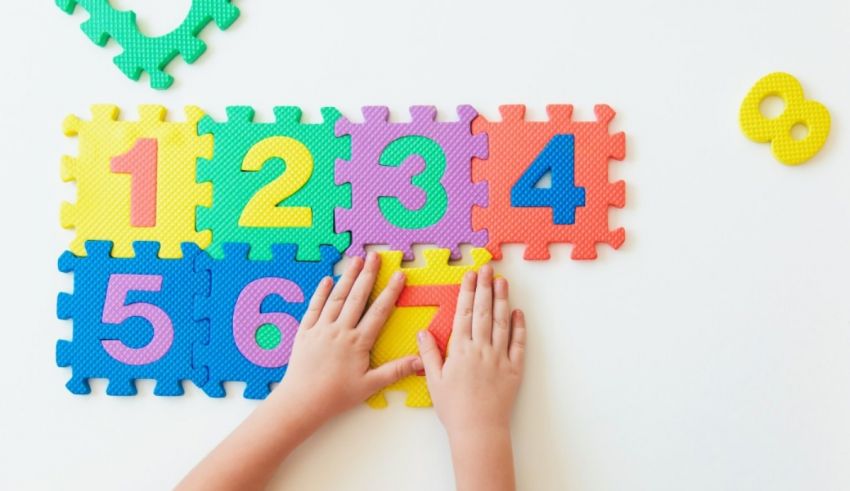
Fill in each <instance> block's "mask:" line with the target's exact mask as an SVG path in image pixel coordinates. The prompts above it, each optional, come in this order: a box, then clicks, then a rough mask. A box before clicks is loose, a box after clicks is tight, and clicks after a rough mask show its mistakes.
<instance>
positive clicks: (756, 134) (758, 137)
mask: <svg viewBox="0 0 850 491" xmlns="http://www.w3.org/2000/svg"><path fill="white" fill-rule="evenodd" d="M771 96H773V97H779V98H780V99H782V100H783V102H784V103H785V110H784V112H783V113H782V114H780V115H779V116H777V117H775V118H768V117H766V116H765V115H764V114H762V112H761V103H762V101H764V100H765V99H767V98H768V97H771ZM740 120H741V130H743V132H744V134H745V135H747V138H749V139H750V140H753V141H755V142H759V143H767V142H770V148H771V150H773V155H775V156H776V158H777V160H779V161H780V162H782V163H783V164H786V165H799V164H802V163H803V162H806V161H807V160H809V159H810V158H812V157H814V156H815V154H816V153H818V152H819V151H820V149H821V148H822V147H823V145H824V143H826V138H827V137H828V136H829V127H830V117H829V111H828V110H827V109H826V107H824V105H823V104H821V103H819V102H817V101H812V100H807V99H805V98H804V97H803V87H802V86H801V85H800V82H798V81H797V79H796V78H794V77H793V76H791V75H789V74H787V73H781V72H777V73H771V74H770V75H767V76H765V77H764V78H762V79H761V80H759V81H758V82H756V84H755V85H754V86H753V88H752V89H751V90H750V93H749V94H747V96H746V97H745V98H744V102H743V103H742V104H741V113H740ZM798 125H799V126H803V127H804V128H805V129H806V130H807V131H808V134H807V135H805V136H804V137H802V138H799V139H798V138H795V137H794V135H792V129H793V128H794V127H795V126H798Z"/></svg>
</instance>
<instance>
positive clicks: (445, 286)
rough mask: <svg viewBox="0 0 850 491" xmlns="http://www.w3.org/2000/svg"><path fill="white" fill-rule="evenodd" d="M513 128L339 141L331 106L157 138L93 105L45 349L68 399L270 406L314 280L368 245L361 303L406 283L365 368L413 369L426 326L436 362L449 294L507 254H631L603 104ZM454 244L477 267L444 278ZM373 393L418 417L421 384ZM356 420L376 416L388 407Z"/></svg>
mask: <svg viewBox="0 0 850 491" xmlns="http://www.w3.org/2000/svg"><path fill="white" fill-rule="evenodd" d="M524 110H525V108H524V106H503V107H502V108H501V113H502V116H503V121H500V122H488V121H486V120H485V119H484V118H481V117H477V113H476V111H475V110H474V109H472V108H471V107H469V106H461V107H459V109H458V114H459V121H456V122H438V121H436V111H435V109H434V108H433V107H413V108H411V115H412V121H411V122H409V123H392V122H389V121H388V114H389V113H388V110H387V109H386V108H384V107H371V108H370V107H367V108H364V116H365V122H363V123H351V122H349V121H348V120H347V119H344V118H342V117H341V115H340V113H339V112H338V111H337V110H336V109H333V108H325V109H323V110H322V115H323V117H324V121H323V122H321V123H317V124H306V123H302V122H301V111H300V109H298V108H295V107H278V108H275V111H274V112H275V121H274V122H269V123H258V122H255V121H254V111H253V109H251V108H249V107H230V108H228V110H227V114H228V120H227V121H226V122H222V123H220V122H216V121H214V120H213V119H211V118H208V117H204V116H203V113H202V112H201V110H200V109H198V108H194V107H189V108H187V109H186V114H187V121H185V122H171V121H166V120H165V109H164V108H162V107H159V106H142V107H141V109H140V119H139V120H138V121H119V120H118V108H116V107H115V106H106V105H104V106H94V107H93V110H92V112H93V118H92V120H91V121H83V120H80V119H79V118H77V117H74V116H72V117H69V118H67V119H66V121H65V133H66V134H67V135H69V136H78V137H79V138H78V139H79V147H80V151H79V157H77V158H72V157H63V160H62V177H63V179H64V180H66V181H70V180H75V181H76V182H77V188H78V192H77V194H78V200H77V203H76V204H74V205H71V204H68V203H63V206H62V225H63V226H64V227H66V228H76V232H77V233H76V237H75V239H74V241H73V242H72V244H71V247H70V249H71V251H70V252H67V253H66V254H65V255H63V256H62V258H61V260H60V268H61V269H62V270H63V271H72V270H73V271H74V273H75V293H74V294H73V295H68V294H62V295H60V298H59V307H58V315H59V317H60V318H63V319H68V318H73V320H74V339H73V341H60V342H59V344H58V347H57V362H58V363H59V364H60V366H70V367H71V368H72V370H73V376H72V379H71V381H70V382H69V383H68V388H69V389H70V390H71V391H72V392H75V393H88V392H89V387H88V384H87V380H88V379H89V378H106V379H109V381H110V383H109V388H108V390H107V393H109V394H116V395H129V394H134V393H135V386H134V383H133V381H134V380H136V379H139V378H153V379H155V380H157V382H158V384H157V388H156V393H157V394H162V395H177V394H180V393H182V386H181V383H180V382H181V381H182V380H187V379H191V380H193V381H194V382H195V383H196V384H198V385H199V386H200V387H201V388H202V389H203V390H204V391H205V392H206V393H207V394H209V395H210V396H212V397H223V396H224V395H225V390H224V386H223V383H224V382H227V381H238V382H244V383H245V384H246V388H245V392H244V395H245V397H248V398H253V399H261V398H264V397H266V396H267V395H268V393H269V390H270V386H271V384H273V383H275V382H277V381H279V380H280V379H281V377H282V376H283V375H284V373H285V372H286V367H287V363H288V361H289V356H290V353H291V349H292V343H293V341H294V334H295V332H296V329H297V326H298V323H299V321H300V319H301V317H302V316H303V314H304V312H305V310H306V308H307V304H308V300H309V298H310V296H311V295H312V294H313V291H314V290H315V288H316V286H317V285H318V283H319V281H320V280H321V279H322V278H323V277H325V276H329V275H332V273H333V268H334V264H335V263H336V262H337V261H338V260H339V258H340V253H341V252H342V251H346V252H347V253H348V254H352V255H360V254H364V253H365V247H366V245H369V244H388V245H390V247H392V248H394V249H397V250H394V251H387V252H382V255H383V257H384V259H383V264H382V267H381V271H380V274H379V277H378V281H377V283H376V285H375V288H374V291H373V294H372V298H371V300H372V301H374V299H375V298H376V296H377V295H378V293H379V292H380V291H381V290H383V288H385V286H386V284H387V281H388V280H389V278H390V276H391V275H392V273H393V272H394V271H396V270H399V269H403V270H404V271H405V272H406V273H407V279H408V283H407V285H408V286H407V287H406V288H405V290H404V291H403V292H402V294H401V296H400V298H399V299H398V301H397V303H396V306H397V308H396V309H395V310H394V312H393V313H392V315H391V317H390V319H389V322H388V323H387V325H386V327H385V329H384V331H383V332H382V334H381V335H380V337H379V339H378V340H377V342H376V345H375V347H374V350H373V352H372V357H371V361H370V362H371V365H372V366H378V365H381V364H383V363H386V362H388V361H390V360H393V359H397V358H399V357H403V356H407V355H410V354H415V353H416V352H417V344H416V333H417V332H418V331H420V330H421V329H426V328H427V329H428V330H429V331H431V332H432V334H433V335H434V336H435V338H436V340H437V344H438V346H439V348H440V349H441V350H442V351H443V353H444V355H445V354H446V350H447V347H448V341H449V337H450V335H451V327H452V320H453V317H454V309H455V306H456V298H457V292H458V288H459V284H460V281H461V277H462V276H463V274H464V273H466V272H467V271H470V270H477V269H478V268H480V267H481V266H482V265H483V264H485V263H487V262H488V261H490V259H491V257H495V258H496V259H498V258H500V257H501V250H500V246H501V244H502V243H508V242H520V243H526V244H528V248H527V249H526V254H525V257H526V258H527V259H548V257H549V252H548V245H549V244H550V243H554V242H567V243H573V244H575V247H574V249H573V258H575V259H592V258H595V257H596V244H597V243H608V244H610V245H612V246H613V247H614V248H617V247H619V246H620V244H622V242H623V240H624V231H623V229H616V230H613V231H612V230H609V227H608V208H609V207H610V206H616V207H622V206H623V205H624V202H625V184H624V183H623V182H614V183H611V182H609V181H608V163H609V160H610V159H618V160H619V159H622V158H623V157H624V155H625V137H624V136H623V134H622V133H618V134H613V135H611V134H609V133H608V125H609V123H610V122H611V120H612V119H613V117H614V112H613V111H612V110H611V109H610V108H608V107H607V106H597V107H596V115H597V121H591V122H574V121H572V118H571V116H572V107H571V106H549V108H548V110H549V116H550V120H549V121H545V122H530V121H525V119H524ZM488 138H489V158H486V157H487V156H488ZM485 158H486V159H485ZM345 159H349V160H345ZM547 174H549V175H551V186H549V187H548V188H544V187H541V186H540V181H541V180H542V179H543V178H544V176H545V175H547ZM473 179H474V181H475V182H473ZM488 192H489V195H488ZM196 216H197V223H196ZM199 229H200V230H199ZM349 234H351V235H349ZM488 234H489V241H488ZM417 243H426V244H436V245H438V246H440V247H441V248H439V249H426V250H425V252H424V256H425V261H426V266H425V267H410V268H408V267H403V266H402V259H403V258H407V259H412V257H413V254H412V246H413V244H417ZM463 243H473V244H476V245H484V244H487V248H488V249H489V250H490V252H488V250H487V249H482V248H475V249H472V259H473V263H472V264H461V265H452V264H449V260H450V258H459V256H460V248H459V246H460V244H463ZM349 244H351V246H350V247H349ZM203 248H209V250H208V251H207V252H200V250H201V249H203ZM346 248H347V249H346ZM86 253H89V257H86ZM491 253H492V256H491ZM134 254H135V255H136V257H133V256H134ZM184 254H185V256H184ZM187 309H188V313H187ZM385 390H402V391H406V392H407V402H406V403H407V405H409V406H428V405H430V403H431V401H430V397H429V395H428V391H427V386H426V384H425V379H424V377H423V376H422V374H420V375H416V376H411V377H408V378H405V379H404V380H401V381H399V382H398V383H396V384H393V385H392V386H391V387H389V388H387V389H385ZM368 402H369V404H370V405H371V406H373V407H384V406H386V404H387V402H386V399H385V397H384V391H381V392H380V393H378V394H375V395H374V396H373V397H372V398H370V400H369V401H368Z"/></svg>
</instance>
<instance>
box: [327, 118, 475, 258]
mask: <svg viewBox="0 0 850 491" xmlns="http://www.w3.org/2000/svg"><path fill="white" fill-rule="evenodd" d="M410 114H411V118H412V120H411V122H409V123H392V122H389V110H388V109H387V108H386V107H364V108H363V117H364V119H365V120H364V122H363V123H352V122H351V121H349V120H348V119H346V118H344V117H343V118H340V120H339V121H338V122H337V125H336V133H337V135H351V136H352V140H351V159H350V161H345V160H341V161H340V162H339V163H338V164H337V168H336V182H337V183H338V184H342V183H351V196H352V203H351V207H350V209H339V210H337V211H336V230H337V231H351V247H350V248H349V249H348V251H347V254H348V255H352V256H363V255H365V253H366V252H365V247H366V245H368V244H387V245H389V247H390V249H392V250H399V251H402V252H403V253H404V257H405V259H408V260H410V259H413V250H412V246H413V244H434V245H436V246H438V247H444V248H448V249H450V250H451V252H452V257H453V258H455V259H457V258H458V257H460V249H459V245H460V244H463V243H469V244H472V245H475V246H483V245H484V244H486V243H487V232H486V231H478V232H473V230H472V224H471V221H470V216H471V209H472V206H473V205H479V206H486V205H487V184H486V183H483V182H482V183H477V184H473V183H472V179H471V172H470V168H471V160H472V158H473V157H479V158H485V157H487V135H483V134H479V135H473V134H472V132H471V127H470V125H471V123H472V120H473V119H475V117H476V115H477V114H478V113H477V112H476V111H475V109H473V108H472V107H471V106H460V107H458V116H459V120H458V121H454V122H438V121H436V117H437V111H436V109H435V108H434V107H431V106H414V107H411V109H410Z"/></svg>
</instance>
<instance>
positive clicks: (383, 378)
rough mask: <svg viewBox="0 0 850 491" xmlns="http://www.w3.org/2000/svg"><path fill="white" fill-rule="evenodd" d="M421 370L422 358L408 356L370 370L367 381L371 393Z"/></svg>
mask: <svg viewBox="0 0 850 491" xmlns="http://www.w3.org/2000/svg"><path fill="white" fill-rule="evenodd" d="M419 370H422V360H420V359H419V357H418V356H407V357H404V358H399V359H398V360H393V361H390V362H387V363H384V364H383V365H381V366H379V367H377V368H373V369H372V370H369V372H368V373H367V374H366V382H367V384H368V385H369V391H370V393H374V392H378V391H379V390H381V389H383V388H384V387H386V386H388V385H390V384H393V383H395V382H398V381H399V380H401V379H403V378H404V377H407V376H408V375H413V374H414V373H416V372H417V371H419Z"/></svg>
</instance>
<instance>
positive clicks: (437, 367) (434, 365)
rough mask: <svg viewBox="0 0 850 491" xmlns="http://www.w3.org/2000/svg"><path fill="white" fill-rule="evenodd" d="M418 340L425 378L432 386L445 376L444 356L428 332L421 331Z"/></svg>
mask: <svg viewBox="0 0 850 491" xmlns="http://www.w3.org/2000/svg"><path fill="white" fill-rule="evenodd" d="M416 339H417V341H418V342H419V357H420V358H422V365H423V366H424V367H425V377H426V378H427V379H428V383H429V385H431V384H433V383H434V382H435V381H436V380H439V379H440V378H441V377H442V376H443V354H442V353H440V348H439V347H437V340H436V339H434V336H433V335H432V334H431V333H430V332H428V331H427V330H422V331H419V334H417V335H416Z"/></svg>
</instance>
